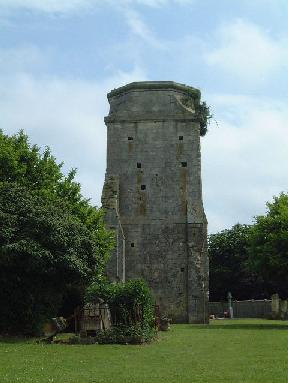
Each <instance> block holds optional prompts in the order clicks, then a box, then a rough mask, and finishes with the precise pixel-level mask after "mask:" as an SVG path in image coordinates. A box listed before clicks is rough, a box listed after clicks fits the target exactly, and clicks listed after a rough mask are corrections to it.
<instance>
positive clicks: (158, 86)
mask: <svg viewBox="0 0 288 383" xmlns="http://www.w3.org/2000/svg"><path fill="white" fill-rule="evenodd" d="M133 90H140V91H141V90H178V91H181V92H184V93H187V94H189V95H190V96H192V97H193V98H198V99H200V97H201V92H200V90H199V89H196V88H193V87H192V86H187V85H185V84H180V83H178V82H174V81H137V82H131V83H130V84H127V85H124V86H121V87H120V88H116V89H113V90H111V92H109V93H108V95H107V97H108V100H109V99H110V98H112V97H114V96H119V95H120V94H123V93H127V92H129V91H133Z"/></svg>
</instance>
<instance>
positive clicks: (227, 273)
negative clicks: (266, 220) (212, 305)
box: [208, 224, 262, 301]
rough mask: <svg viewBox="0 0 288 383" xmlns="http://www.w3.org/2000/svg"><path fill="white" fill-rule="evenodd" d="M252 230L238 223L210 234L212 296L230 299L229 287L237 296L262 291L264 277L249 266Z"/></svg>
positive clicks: (241, 297) (234, 295) (211, 297)
mask: <svg viewBox="0 0 288 383" xmlns="http://www.w3.org/2000/svg"><path fill="white" fill-rule="evenodd" d="M250 231H251V227H250V226H248V225H240V224H236V225H234V226H233V227H232V228H231V229H227V230H223V231H221V232H219V233H216V234H211V235H210V236H209V248H208V251H209V261H210V300H212V301H213V300H214V301H217V300H226V299H227V293H228V291H231V293H232V295H233V297H234V298H236V299H250V298H257V297H259V296H261V295H262V284H261V280H259V278H258V277H257V275H256V274H255V273H253V272H251V271H250V270H249V268H248V266H247V261H248V252H247V246H248V243H249V238H250Z"/></svg>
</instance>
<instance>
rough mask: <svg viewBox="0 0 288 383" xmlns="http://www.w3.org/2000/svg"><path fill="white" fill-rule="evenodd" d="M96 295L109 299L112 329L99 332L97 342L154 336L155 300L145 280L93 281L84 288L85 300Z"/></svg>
mask: <svg viewBox="0 0 288 383" xmlns="http://www.w3.org/2000/svg"><path fill="white" fill-rule="evenodd" d="M99 298H101V299H103V300H104V301H105V302H106V303H108V305H109V308H110V311H111V317H112V322H113V327H112V329H110V330H107V331H106V332H104V333H102V334H98V338H99V340H98V341H99V343H141V341H142V340H144V341H148V340H149V339H151V338H153V337H154V336H155V329H154V302H153V299H152V295H151V292H150V290H149V288H148V287H147V285H146V283H145V282H144V281H142V280H130V281H127V282H126V283H110V284H109V283H108V282H107V281H105V280H100V281H97V282H94V283H92V284H91V285H90V287H89V288H88V289H87V292H86V301H87V302H89V303H93V302H97V300H98V299H99ZM96 337H97V336H96Z"/></svg>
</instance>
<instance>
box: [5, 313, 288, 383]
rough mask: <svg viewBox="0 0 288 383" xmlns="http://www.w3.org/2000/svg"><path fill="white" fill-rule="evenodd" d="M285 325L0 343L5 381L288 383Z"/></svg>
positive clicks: (218, 324)
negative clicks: (146, 339) (147, 338)
mask: <svg viewBox="0 0 288 383" xmlns="http://www.w3.org/2000/svg"><path fill="white" fill-rule="evenodd" d="M287 349H288V322H280V321H268V320H253V319H249V320H230V321H229V320H219V321H212V323H211V324H210V325H209V326H204V325H203V326H202V325H173V326H172V329H171V331H169V332H164V333H163V332H162V333H160V336H159V340H158V341H156V342H154V343H152V344H149V345H141V346H132V345H127V346H125V345H73V346H68V345H42V344H41V345H40V344H35V342H32V341H13V340H11V341H8V340H6V341H3V340H2V341H1V340H0V382H1V383H14V382H21V383H26V382H33V383H38V382H39V383H49V382H54V383H64V382H65V383H68V382H69V383H82V382H87V383H88V382H89V383H90V382H91V383H92V382H105V383H109V382H113V383H124V382H125V383H126V382H127V383H128V382H131V383H134V382H135V383H136V382H137V383H138V382H147V383H153V382H155V383H156V382H157V383H161V382H165V383H173V382H187V383H188V382H189V383H193V382H197V383H198V382H205V383H208V382H217V383H218V382H221V383H222V382H229V383H238V382H239V383H240V382H241V383H250V382H251V383H257V382H261V383H265V382H269V383H278V382H283V383H284V382H285V383H287V382H288V352H287Z"/></svg>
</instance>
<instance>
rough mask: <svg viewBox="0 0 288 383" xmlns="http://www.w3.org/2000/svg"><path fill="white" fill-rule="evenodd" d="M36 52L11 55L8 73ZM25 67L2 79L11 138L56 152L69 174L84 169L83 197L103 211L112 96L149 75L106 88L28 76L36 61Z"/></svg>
mask: <svg viewBox="0 0 288 383" xmlns="http://www.w3.org/2000/svg"><path fill="white" fill-rule="evenodd" d="M30 49H31V48H29V49H28V51H27V52H25V49H24V48H20V52H18V53H17V51H16V50H15V51H14V52H13V54H10V53H11V52H7V54H6V58H7V62H6V63H5V67H7V71H8V67H9V65H8V58H9V57H10V58H11V62H12V63H13V62H14V57H18V55H19V54H24V56H25V57H28V56H29V52H30ZM32 51H33V52H34V50H33V49H32ZM3 55H4V56H5V54H3ZM35 56H36V57H37V54H35ZM24 61H25V65H24V66H22V67H21V68H18V69H19V71H18V72H17V71H15V68H14V66H11V72H10V73H8V72H7V73H5V76H4V75H1V74H0V128H1V129H2V130H3V131H4V132H5V133H6V134H13V133H16V132H17V131H19V130H20V129H23V130H24V131H25V132H26V133H27V134H28V136H29V137H30V139H31V142H32V143H36V144H38V145H39V146H41V147H42V148H43V147H45V146H46V145H47V146H50V147H51V149H52V152H53V154H54V155H55V157H56V158H57V160H58V161H59V162H62V161H64V163H65V170H66V171H67V170H68V169H70V168H72V167H76V168H78V177H77V179H78V180H79V182H80V183H81V185H82V190H83V194H84V195H85V196H86V197H89V198H90V197H91V198H92V200H93V202H94V203H96V204H98V205H99V204H100V198H101V191H102V186H103V180H104V175H105V167H106V164H105V159H106V127H105V124H104V121H103V118H104V116H105V115H107V114H108V110H109V104H108V101H107V98H106V94H107V92H109V91H110V90H111V89H113V88H115V87H118V86H122V85H124V84H126V83H129V82H131V81H141V80H144V79H145V74H144V73H143V71H142V70H141V69H140V68H134V69H133V70H132V71H131V72H128V73H124V72H116V73H115V75H114V76H111V77H109V78H106V79H104V80H103V81H101V82H100V81H93V80H87V81H85V80H79V79H75V78H71V79H68V78H65V79H64V78H58V77H51V76H42V77H39V76H38V77H35V76H33V75H32V74H31V73H30V74H28V73H27V72H26V73H25V71H24V69H25V68H26V67H29V65H32V64H33V62H34V56H33V55H32V57H31V62H30V63H29V60H28V59H27V60H26V59H25V60H24ZM0 68H1V65H0Z"/></svg>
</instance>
